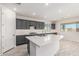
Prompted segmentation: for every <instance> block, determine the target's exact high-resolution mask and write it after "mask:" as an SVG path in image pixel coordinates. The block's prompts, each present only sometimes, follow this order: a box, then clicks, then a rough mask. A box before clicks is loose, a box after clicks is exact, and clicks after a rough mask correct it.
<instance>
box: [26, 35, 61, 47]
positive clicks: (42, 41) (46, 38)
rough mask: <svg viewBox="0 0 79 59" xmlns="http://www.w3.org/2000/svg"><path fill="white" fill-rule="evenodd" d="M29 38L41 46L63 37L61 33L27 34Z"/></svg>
mask: <svg viewBox="0 0 79 59" xmlns="http://www.w3.org/2000/svg"><path fill="white" fill-rule="evenodd" d="M26 38H28V40H30V41H31V42H33V43H35V44H36V45H37V46H39V47H41V46H44V45H46V44H48V43H51V42H52V41H54V40H60V39H62V36H61V35H53V34H51V35H45V36H26Z"/></svg>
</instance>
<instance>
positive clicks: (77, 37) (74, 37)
mask: <svg viewBox="0 0 79 59" xmlns="http://www.w3.org/2000/svg"><path fill="white" fill-rule="evenodd" d="M71 21H72V20H71ZM61 23H62V22H61V21H60V22H57V23H56V30H57V31H58V32H59V34H62V35H64V38H63V39H65V40H70V41H75V42H79V32H75V31H74V32H61V31H60V24H61Z"/></svg>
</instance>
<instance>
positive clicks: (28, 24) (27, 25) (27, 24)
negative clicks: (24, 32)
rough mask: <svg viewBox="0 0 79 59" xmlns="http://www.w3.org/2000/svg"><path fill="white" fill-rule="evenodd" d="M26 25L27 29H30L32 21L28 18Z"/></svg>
mask: <svg viewBox="0 0 79 59" xmlns="http://www.w3.org/2000/svg"><path fill="white" fill-rule="evenodd" d="M25 26H26V29H30V22H29V21H28V20H26V24H25Z"/></svg>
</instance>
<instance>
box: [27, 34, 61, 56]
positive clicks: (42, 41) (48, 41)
mask: <svg viewBox="0 0 79 59" xmlns="http://www.w3.org/2000/svg"><path fill="white" fill-rule="evenodd" d="M26 38H28V40H29V41H30V43H29V44H30V45H29V47H30V56H54V55H55V54H56V52H57V51H58V50H59V40H60V39H62V37H61V35H54V34H48V35H37V36H36V35H35V36H26Z"/></svg>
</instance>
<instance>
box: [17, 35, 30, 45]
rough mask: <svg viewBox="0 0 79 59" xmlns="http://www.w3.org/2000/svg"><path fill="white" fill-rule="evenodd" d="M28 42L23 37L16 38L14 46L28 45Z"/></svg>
mask: <svg viewBox="0 0 79 59" xmlns="http://www.w3.org/2000/svg"><path fill="white" fill-rule="evenodd" d="M28 43H29V40H28V39H27V38H25V35H18V36H16V45H17V46H18V45H22V44H28Z"/></svg>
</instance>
